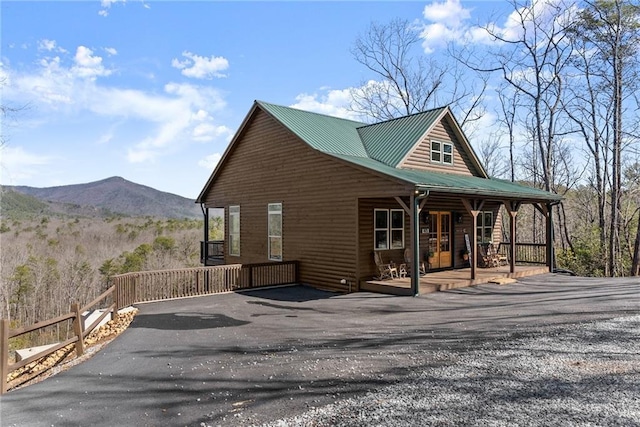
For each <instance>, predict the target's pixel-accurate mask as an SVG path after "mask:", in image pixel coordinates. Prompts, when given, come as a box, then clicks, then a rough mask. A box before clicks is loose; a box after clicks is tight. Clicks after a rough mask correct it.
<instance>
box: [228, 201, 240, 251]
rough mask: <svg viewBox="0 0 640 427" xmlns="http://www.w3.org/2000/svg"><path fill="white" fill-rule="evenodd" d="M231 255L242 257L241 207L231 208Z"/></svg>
mask: <svg viewBox="0 0 640 427" xmlns="http://www.w3.org/2000/svg"><path fill="white" fill-rule="evenodd" d="M229 255H232V256H240V206H229Z"/></svg>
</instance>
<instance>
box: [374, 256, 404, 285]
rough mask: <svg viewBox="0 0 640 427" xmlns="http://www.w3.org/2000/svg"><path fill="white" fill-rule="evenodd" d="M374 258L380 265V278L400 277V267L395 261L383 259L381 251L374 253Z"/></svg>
mask: <svg viewBox="0 0 640 427" xmlns="http://www.w3.org/2000/svg"><path fill="white" fill-rule="evenodd" d="M373 260H374V261H375V263H376V267H378V277H376V279H378V280H386V279H393V278H394V277H400V275H399V274H398V268H397V267H396V266H395V265H394V264H393V263H385V262H383V261H382V255H381V254H380V252H374V253H373Z"/></svg>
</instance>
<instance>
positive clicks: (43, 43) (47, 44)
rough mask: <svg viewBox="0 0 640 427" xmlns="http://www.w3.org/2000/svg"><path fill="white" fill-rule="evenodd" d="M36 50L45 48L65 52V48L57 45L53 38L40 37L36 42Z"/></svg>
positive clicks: (48, 50) (49, 50)
mask: <svg viewBox="0 0 640 427" xmlns="http://www.w3.org/2000/svg"><path fill="white" fill-rule="evenodd" d="M38 50H46V51H47V52H53V51H55V52H61V53H66V52H67V50H66V49H63V48H61V47H60V46H58V44H57V43H56V41H55V40H49V39H42V40H40V41H39V42H38Z"/></svg>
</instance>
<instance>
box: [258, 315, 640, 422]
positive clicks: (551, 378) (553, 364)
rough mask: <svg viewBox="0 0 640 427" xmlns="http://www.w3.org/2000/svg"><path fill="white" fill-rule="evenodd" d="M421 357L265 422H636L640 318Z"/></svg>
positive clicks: (541, 331) (552, 329) (532, 333)
mask: <svg viewBox="0 0 640 427" xmlns="http://www.w3.org/2000/svg"><path fill="white" fill-rule="evenodd" d="M420 353H421V354H420V356H421V357H422V358H423V360H424V365H423V367H422V368H420V369H417V370H416V371H415V372H414V373H413V374H412V375H409V376H408V377H407V378H406V380H403V381H402V382H398V383H397V384H394V385H391V386H388V387H385V388H382V389H379V390H376V391H372V392H368V393H366V394H364V395H362V396H359V397H352V398H348V399H345V400H341V401H338V402H336V403H334V404H330V405H327V406H324V407H321V408H315V409H312V410H309V411H307V412H305V413H303V414H301V415H298V416H295V417H292V418H288V419H282V420H278V421H275V422H271V423H268V424H264V426H267V427H289V426H327V425H332V426H407V425H410V426H427V425H428V426H458V425H465V426H535V425H545V426H567V425H579V426H640V316H633V317H623V318H616V319H611V320H606V321H596V322H589V323H582V324H574V325H568V326H567V325H564V326H549V327H541V328H536V329H531V330H527V332H526V333H525V334H522V333H520V334H517V335H509V334H506V335H505V336H504V337H495V338H493V339H490V340H487V341H483V342H481V343H480V344H478V342H477V341H474V344H473V345H469V346H467V347H466V348H465V347H464V346H459V347H458V348H457V349H456V351H450V350H447V349H438V350H421V351H420Z"/></svg>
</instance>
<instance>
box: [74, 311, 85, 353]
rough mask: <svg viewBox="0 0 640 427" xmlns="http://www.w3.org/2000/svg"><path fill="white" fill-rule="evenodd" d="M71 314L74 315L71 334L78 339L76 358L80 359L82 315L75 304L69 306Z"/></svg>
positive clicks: (82, 344) (82, 345)
mask: <svg viewBox="0 0 640 427" xmlns="http://www.w3.org/2000/svg"><path fill="white" fill-rule="evenodd" d="M71 312H72V313H74V314H75V318H74V319H73V333H74V334H75V335H76V336H77V337H78V341H76V356H78V357H80V356H82V355H83V354H84V339H83V338H82V313H80V306H79V305H78V303H77V302H74V303H73V304H71Z"/></svg>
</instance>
